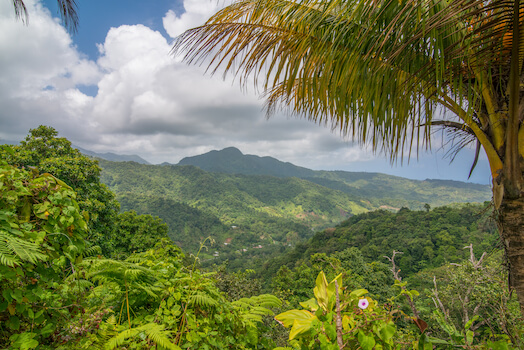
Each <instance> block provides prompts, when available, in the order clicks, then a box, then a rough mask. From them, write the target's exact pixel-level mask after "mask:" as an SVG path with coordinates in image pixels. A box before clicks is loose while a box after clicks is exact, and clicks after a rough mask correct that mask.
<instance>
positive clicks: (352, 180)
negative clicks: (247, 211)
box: [179, 147, 491, 209]
mask: <svg viewBox="0 0 524 350" xmlns="http://www.w3.org/2000/svg"><path fill="white" fill-rule="evenodd" d="M179 165H194V166H197V167H199V168H201V169H202V170H205V171H209V172H215V173H227V174H243V175H271V176H277V177H298V178H301V179H305V180H308V181H311V182H314V183H316V184H319V185H322V186H325V187H327V188H331V189H334V190H338V191H342V192H345V193H347V194H350V195H353V196H356V197H358V198H363V199H365V200H366V201H370V202H371V203H372V205H373V206H374V207H375V208H376V207H379V206H381V205H389V206H392V207H394V208H401V207H408V208H410V209H422V208H423V206H424V204H425V203H428V204H430V205H431V206H440V205H445V204H449V203H454V202H484V201H487V200H490V199H491V189H490V187H489V186H487V185H480V184H473V183H465V182H460V181H450V180H431V179H426V180H424V181H420V180H410V179H405V178H401V177H398V176H391V175H386V174H380V173H365V172H348V171H315V170H311V169H307V168H303V167H299V166H296V165H293V164H291V163H286V162H281V161H279V160H278V159H275V158H272V157H259V156H256V155H244V154H242V152H241V151H240V150H238V149H236V148H234V147H229V148H225V149H223V150H221V151H211V152H208V153H205V154H202V155H198V156H193V157H186V158H184V159H182V160H181V161H180V163H179Z"/></svg>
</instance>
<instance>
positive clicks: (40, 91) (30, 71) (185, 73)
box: [0, 0, 387, 170]
mask: <svg viewBox="0 0 524 350" xmlns="http://www.w3.org/2000/svg"><path fill="white" fill-rule="evenodd" d="M25 3H26V5H27V7H28V9H29V18H30V21H29V25H27V26H25V25H23V24H22V23H21V22H20V21H17V20H15V18H14V11H13V9H12V3H11V2H9V1H2V2H0V52H2V55H0V105H1V106H2V110H0V123H1V124H0V125H1V127H0V139H3V140H16V139H21V138H22V137H23V136H25V135H26V134H27V132H28V130H29V129H30V128H35V127H37V126H38V125H40V124H44V125H50V126H53V127H55V128H56V129H57V130H58V131H59V133H60V135H61V136H65V137H67V138H69V139H70V140H71V141H72V142H73V143H74V144H77V145H78V146H81V147H83V148H86V149H90V150H93V151H98V152H107V151H110V152H117V153H123V154H138V155H140V156H142V157H144V158H145V159H147V160H149V161H150V162H153V163H161V162H165V161H167V162H171V163H177V162H178V161H179V160H180V159H181V158H183V157H185V156H192V155H197V154H201V153H204V152H207V151H210V150H213V149H222V148H225V147H229V146H235V147H238V148H240V149H241V150H242V152H243V153H245V154H256V155H260V156H273V157H276V158H278V159H281V160H284V161H289V162H292V163H295V164H297V165H301V166H306V167H310V168H315V169H322V168H330V169H347V168H348V166H349V167H350V164H356V163H358V164H364V163H366V162H367V163H370V162H373V160H374V159H375V157H374V156H372V154H371V152H369V150H362V149H360V148H359V147H358V146H355V145H353V144H351V143H350V142H348V141H347V140H344V139H343V138H342V137H340V135H338V134H336V133H335V134H333V133H331V131H330V130H329V128H326V127H322V126H317V125H314V124H312V123H310V122H307V121H305V120H301V119H296V118H287V117H285V116H284V115H275V116H273V117H272V118H270V119H269V120H267V119H266V117H265V112H264V110H263V101H261V100H260V99H259V98H258V97H257V96H256V95H255V94H254V93H245V92H242V91H241V89H240V88H239V86H238V84H237V83H232V82H231V81H226V82H224V81H222V80H221V79H219V78H218V77H210V76H208V75H205V74H204V71H205V68H204V67H198V66H187V65H186V64H185V63H181V62H179V61H178V60H176V59H174V58H173V57H172V56H171V55H170V50H171V46H170V42H171V38H173V37H175V36H177V35H179V34H181V33H182V32H183V31H184V30H187V29H189V28H191V27H195V26H198V25H200V24H202V23H203V22H204V21H205V20H206V19H207V18H208V17H209V16H210V15H211V14H213V13H214V12H215V11H217V10H218V9H219V2H216V1H210V0H185V1H184V8H185V12H184V13H183V14H176V13H175V12H174V11H172V10H170V11H168V12H167V13H165V14H159V16H163V17H162V18H163V24H164V27H165V30H166V32H167V33H168V35H169V36H170V37H171V38H166V37H164V36H163V35H162V34H161V33H160V32H158V31H154V30H152V29H151V28H149V27H147V26H145V25H143V24H138V23H137V24H133V25H122V26H119V27H116V28H110V29H108V32H107V35H106V38H105V40H104V41H103V42H101V43H98V50H99V55H98V56H97V57H91V58H88V57H87V56H86V55H85V54H83V53H81V52H79V51H78V50H77V48H76V46H75V45H74V43H73V41H72V39H71V36H70V35H69V34H68V33H67V32H66V31H65V30H64V28H63V27H61V26H60V24H59V21H58V20H57V19H56V18H53V17H52V16H51V14H50V13H49V11H48V10H47V9H45V8H44V7H42V5H41V4H40V3H39V2H38V1H36V0H26V1H25ZM82 30H89V28H88V27H83V29H82ZM86 87H87V88H91V90H92V91H95V93H94V94H87V93H85V91H86V89H85V88H86ZM381 162H382V163H381V164H383V167H384V170H387V163H386V161H384V160H381Z"/></svg>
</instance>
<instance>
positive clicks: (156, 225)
mask: <svg viewBox="0 0 524 350" xmlns="http://www.w3.org/2000/svg"><path fill="white" fill-rule="evenodd" d="M168 230H169V229H168V226H167V224H166V223H165V222H163V221H162V220H161V219H160V218H158V217H153V216H151V215H137V213H136V212H134V211H125V212H123V213H120V214H118V216H117V217H116V220H115V222H114V230H113V231H112V233H111V235H109V236H107V237H105V240H106V241H107V243H106V244H105V245H106V246H107V247H108V251H109V256H110V257H112V258H117V257H126V256H129V255H130V254H132V253H140V252H143V251H146V250H149V249H152V248H153V247H154V246H155V245H156V244H157V243H158V242H159V241H162V240H168V236H167V232H168Z"/></svg>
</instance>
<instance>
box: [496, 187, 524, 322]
mask: <svg viewBox="0 0 524 350" xmlns="http://www.w3.org/2000/svg"><path fill="white" fill-rule="evenodd" d="M497 224H498V229H499V233H500V237H501V239H502V243H503V244H504V250H505V253H506V261H507V264H508V268H509V286H510V288H512V289H515V292H516V293H517V296H518V300H519V303H520V311H521V313H522V315H524V197H523V196H522V195H521V196H520V198H517V199H506V198H504V199H503V200H502V203H501V205H500V208H499V213H498V218H497Z"/></svg>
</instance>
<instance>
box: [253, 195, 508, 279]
mask: <svg viewBox="0 0 524 350" xmlns="http://www.w3.org/2000/svg"><path fill="white" fill-rule="evenodd" d="M491 212H492V208H490V207H489V205H488V206H487V205H479V204H460V205H453V206H445V207H438V208H434V209H430V208H428V210H421V211H419V210H418V211H412V210H409V209H406V208H404V209H402V210H400V211H398V212H396V213H393V212H391V211H386V210H377V211H374V212H369V213H365V214H360V215H356V216H353V217H351V218H349V219H348V220H346V221H344V222H342V223H341V224H340V225H338V226H337V227H335V228H329V229H326V230H323V231H321V232H317V233H316V234H315V235H314V236H313V237H312V238H311V239H310V240H309V241H307V242H304V243H300V244H298V245H297V246H296V247H295V248H294V249H293V250H292V251H290V252H288V253H286V254H283V255H281V256H278V257H275V258H274V259H271V260H270V261H269V262H267V263H266V264H265V266H264V268H263V269H261V271H262V274H263V275H265V276H273V275H274V274H275V273H276V271H277V270H278V269H280V267H281V266H284V265H286V266H288V267H289V268H293V267H295V266H299V265H300V264H302V263H306V262H308V261H309V259H310V256H312V255H313V254H316V253H325V254H327V255H330V254H334V253H336V252H341V251H343V250H345V249H347V248H349V247H357V248H358V249H359V250H360V252H361V253H362V256H363V257H364V258H365V259H366V260H367V261H368V262H369V263H371V262H373V261H381V262H387V260H386V259H385V258H384V256H391V254H392V252H393V250H396V251H398V252H402V254H401V255H399V256H398V258H397V260H396V262H397V265H398V267H399V268H400V269H401V271H402V276H404V277H408V276H410V275H412V274H413V273H416V272H418V271H421V270H422V269H425V268H436V267H439V266H442V265H444V264H446V263H457V262H460V261H462V260H463V259H466V260H467V259H468V257H469V254H470V252H469V250H467V249H464V247H466V246H468V245H470V244H473V248H474V253H475V255H476V256H480V255H481V254H482V253H483V252H488V253H489V252H492V251H493V250H494V249H495V247H496V246H497V243H498V233H497V231H496V228H495V225H494V222H493V220H492V219H491V218H490V214H491Z"/></svg>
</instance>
